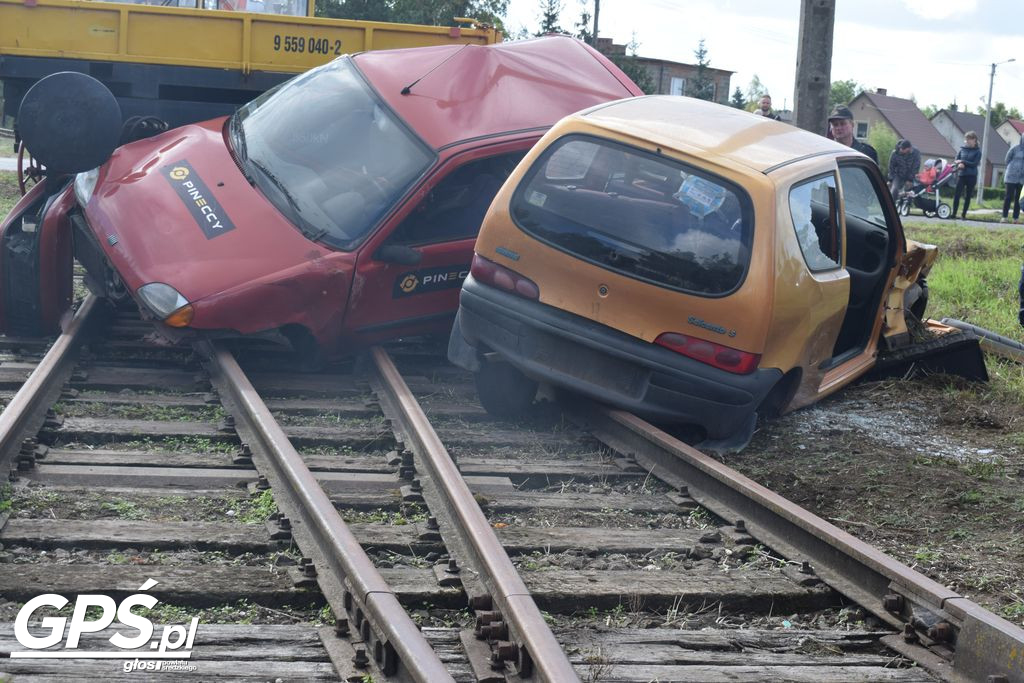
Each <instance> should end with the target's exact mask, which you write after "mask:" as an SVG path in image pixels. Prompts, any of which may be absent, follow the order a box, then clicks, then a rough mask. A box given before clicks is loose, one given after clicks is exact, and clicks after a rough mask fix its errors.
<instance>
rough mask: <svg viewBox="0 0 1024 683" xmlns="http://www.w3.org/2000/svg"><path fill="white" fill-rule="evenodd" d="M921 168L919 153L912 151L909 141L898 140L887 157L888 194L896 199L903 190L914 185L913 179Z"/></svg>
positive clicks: (912, 147)
mask: <svg viewBox="0 0 1024 683" xmlns="http://www.w3.org/2000/svg"><path fill="white" fill-rule="evenodd" d="M920 168H921V153H920V152H918V151H917V150H916V149H914V145H912V144H910V140H900V141H899V144H897V145H896V149H895V150H893V153H892V154H891V155H890V156H889V192H891V193H892V198H893V199H896V198H897V197H898V196H899V193H900V192H902V191H903V189H904V188H908V187H910V186H911V185H913V184H914V177H915V176H916V175H917V171H918V169H920Z"/></svg>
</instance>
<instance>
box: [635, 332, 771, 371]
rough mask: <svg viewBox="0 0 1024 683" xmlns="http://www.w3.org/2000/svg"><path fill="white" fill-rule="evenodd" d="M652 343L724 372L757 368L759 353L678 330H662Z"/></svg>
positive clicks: (759, 358)
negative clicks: (691, 335) (698, 337)
mask: <svg viewBox="0 0 1024 683" xmlns="http://www.w3.org/2000/svg"><path fill="white" fill-rule="evenodd" d="M654 343H655V344H657V345H659V346H664V347H665V348H666V349H669V350H671V351H675V352H676V353H681V354H683V355H684V356H687V357H689V358H693V359H694V360H699V361H700V362H701V363H707V364H708V365H711V366H713V367H716V368H718V369H720V370H725V371H726V372H734V373H736V374H737V375H747V374H750V373H751V372H753V371H754V370H756V369H757V364H758V362H759V361H760V360H761V354H759V353H748V352H747V351H739V350H737V349H732V348H729V347H728V346H723V345H721V344H716V343H715V342H709V341H707V340H706V339H697V338H696V337H687V336H686V335H685V334H679V333H678V332H664V333H662V334H659V335H658V338H657V339H655V340H654Z"/></svg>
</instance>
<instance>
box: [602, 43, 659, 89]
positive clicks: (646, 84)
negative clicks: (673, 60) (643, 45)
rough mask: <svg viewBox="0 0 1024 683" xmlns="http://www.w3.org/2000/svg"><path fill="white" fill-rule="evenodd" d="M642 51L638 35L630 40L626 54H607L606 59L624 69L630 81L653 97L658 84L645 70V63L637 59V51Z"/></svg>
mask: <svg viewBox="0 0 1024 683" xmlns="http://www.w3.org/2000/svg"><path fill="white" fill-rule="evenodd" d="M639 49H640V43H639V42H637V39H636V34H635V33H634V34H633V37H632V38H631V39H630V41H629V44H628V45H626V54H624V55H617V54H606V55H605V57H607V58H608V59H610V60H611V61H612V63H613V64H615V66H617V67H619V68H620V69H622V72H623V73H624V74H626V75H627V76H629V78H630V80H632V81H633V82H634V83H636V85H637V87H638V88H640V89H641V90H643V91H644V93H646V94H648V95H653V94H654V91H655V90H657V84H656V83H655V82H654V79H653V78H652V77H651V74H650V72H649V71H648V70H647V69H646V68H644V65H643V63H642V62H641V61H640V60H639V59H637V51H638V50H639Z"/></svg>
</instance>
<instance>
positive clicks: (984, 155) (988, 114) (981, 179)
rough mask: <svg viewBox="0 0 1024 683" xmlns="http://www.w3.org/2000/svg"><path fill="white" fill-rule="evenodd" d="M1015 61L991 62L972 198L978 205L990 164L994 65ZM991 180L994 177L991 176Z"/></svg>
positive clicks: (1012, 58)
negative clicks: (979, 153) (979, 157)
mask: <svg viewBox="0 0 1024 683" xmlns="http://www.w3.org/2000/svg"><path fill="white" fill-rule="evenodd" d="M1015 61H1017V60H1016V58H1014V57H1011V58H1010V59H1007V60H1006V61H1003V62H993V63H992V73H990V74H989V76H988V102H986V103H985V128H983V129H982V131H981V163H980V164H978V196H977V197H976V198H975V199H974V201H975V202H976V203H977V204H978V205H980V204H981V199H982V197H984V196H985V167H986V166H990V164H989V163H988V129H989V128H991V127H992V124H991V122H990V120H991V118H992V84H993V83H995V80H996V67H997V66H999V65H1000V64H1009V63H1010V62H1015ZM993 180H995V179H994V178H993Z"/></svg>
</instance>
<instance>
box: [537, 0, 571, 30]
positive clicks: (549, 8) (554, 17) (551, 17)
mask: <svg viewBox="0 0 1024 683" xmlns="http://www.w3.org/2000/svg"><path fill="white" fill-rule="evenodd" d="M561 13H562V2H561V0H540V30H539V31H537V33H536V34H535V35H538V36H543V35H547V34H548V33H565V31H563V30H562V27H561V26H560V25H559V23H558V16H559V15H560V14H561Z"/></svg>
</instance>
